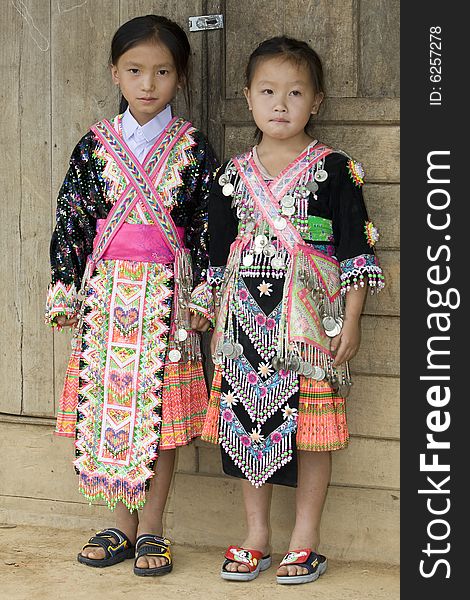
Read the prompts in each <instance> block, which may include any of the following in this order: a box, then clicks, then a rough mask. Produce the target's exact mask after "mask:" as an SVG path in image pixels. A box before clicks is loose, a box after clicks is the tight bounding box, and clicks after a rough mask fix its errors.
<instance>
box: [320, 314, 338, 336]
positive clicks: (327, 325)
mask: <svg viewBox="0 0 470 600" xmlns="http://www.w3.org/2000/svg"><path fill="white" fill-rule="evenodd" d="M322 324H323V328H324V330H325V332H326V333H328V332H329V331H333V329H336V327H337V323H336V321H335V320H334V318H333V317H323V320H322Z"/></svg>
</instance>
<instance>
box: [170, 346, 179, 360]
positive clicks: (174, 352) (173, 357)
mask: <svg viewBox="0 0 470 600" xmlns="http://www.w3.org/2000/svg"><path fill="white" fill-rule="evenodd" d="M168 359H169V360H170V362H172V363H176V362H178V361H179V360H180V359H181V352H180V351H179V350H176V348H173V350H170V351H169V352H168Z"/></svg>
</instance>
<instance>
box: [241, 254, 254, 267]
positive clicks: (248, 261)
mask: <svg viewBox="0 0 470 600" xmlns="http://www.w3.org/2000/svg"><path fill="white" fill-rule="evenodd" d="M254 261H255V258H254V256H253V254H245V256H244V257H243V266H244V267H251V265H252V264H253V263H254Z"/></svg>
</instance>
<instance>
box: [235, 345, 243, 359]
mask: <svg viewBox="0 0 470 600" xmlns="http://www.w3.org/2000/svg"><path fill="white" fill-rule="evenodd" d="M233 354H234V356H233V358H238V357H239V356H240V355H242V354H243V346H242V345H241V344H240V342H235V344H234V345H233Z"/></svg>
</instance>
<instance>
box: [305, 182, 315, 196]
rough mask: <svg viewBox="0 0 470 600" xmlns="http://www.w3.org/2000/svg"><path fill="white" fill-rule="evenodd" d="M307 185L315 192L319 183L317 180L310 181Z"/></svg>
mask: <svg viewBox="0 0 470 600" xmlns="http://www.w3.org/2000/svg"><path fill="white" fill-rule="evenodd" d="M305 187H306V188H307V189H308V190H310V191H311V192H312V193H315V192H316V191H317V190H318V183H317V182H316V181H309V182H308V183H307V184H306V185H305Z"/></svg>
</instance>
